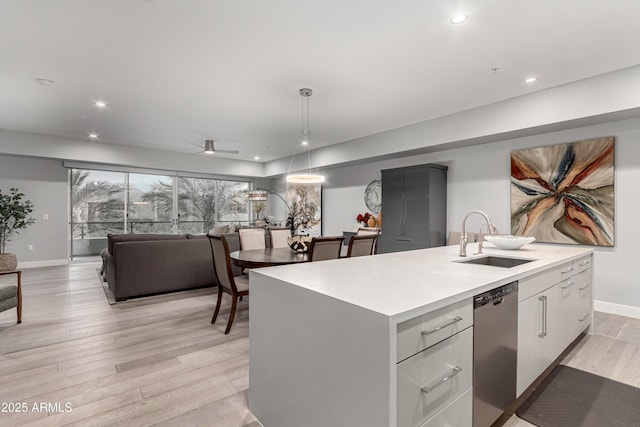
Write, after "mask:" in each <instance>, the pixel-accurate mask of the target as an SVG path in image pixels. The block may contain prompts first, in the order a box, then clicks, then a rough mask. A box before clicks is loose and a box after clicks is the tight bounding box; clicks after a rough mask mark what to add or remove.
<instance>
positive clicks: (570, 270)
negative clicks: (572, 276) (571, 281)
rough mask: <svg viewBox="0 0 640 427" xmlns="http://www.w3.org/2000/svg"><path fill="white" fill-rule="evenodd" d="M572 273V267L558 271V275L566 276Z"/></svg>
mask: <svg viewBox="0 0 640 427" xmlns="http://www.w3.org/2000/svg"><path fill="white" fill-rule="evenodd" d="M572 271H573V267H568V268H565V269H564V270H560V273H562V274H567V273H571V272H572Z"/></svg>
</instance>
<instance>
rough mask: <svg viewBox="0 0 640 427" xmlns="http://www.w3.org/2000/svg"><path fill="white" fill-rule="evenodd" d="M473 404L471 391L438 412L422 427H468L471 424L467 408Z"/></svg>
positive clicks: (470, 414)
mask: <svg viewBox="0 0 640 427" xmlns="http://www.w3.org/2000/svg"><path fill="white" fill-rule="evenodd" d="M472 404H473V389H469V390H467V391H465V392H464V393H462V394H461V395H460V397H458V398H457V399H456V400H454V401H453V402H451V403H450V404H449V406H447V407H446V408H444V409H443V410H442V411H440V412H438V413H437V414H436V415H435V416H434V417H433V418H431V419H430V420H429V421H427V422H426V423H424V424H423V425H422V427H461V426H470V425H471V423H472V422H473V420H472V418H473V417H472V413H471V411H469V408H470V407H471V405H472Z"/></svg>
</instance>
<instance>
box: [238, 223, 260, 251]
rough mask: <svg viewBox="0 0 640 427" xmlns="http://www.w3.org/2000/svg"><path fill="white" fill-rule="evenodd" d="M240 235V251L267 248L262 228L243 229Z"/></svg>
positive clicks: (239, 232)
mask: <svg viewBox="0 0 640 427" xmlns="http://www.w3.org/2000/svg"><path fill="white" fill-rule="evenodd" d="M238 235H239V236H240V250H243V251H246V250H247V249H265V248H266V247H267V245H266V244H265V241H264V230H263V229H262V228H241V229H240V230H238Z"/></svg>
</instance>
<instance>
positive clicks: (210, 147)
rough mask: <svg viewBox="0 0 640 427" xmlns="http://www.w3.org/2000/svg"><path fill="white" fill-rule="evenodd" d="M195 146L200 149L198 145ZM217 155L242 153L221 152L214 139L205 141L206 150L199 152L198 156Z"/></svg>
mask: <svg viewBox="0 0 640 427" xmlns="http://www.w3.org/2000/svg"><path fill="white" fill-rule="evenodd" d="M193 145H195V146H196V147H200V146H199V145H196V144H193ZM215 153H228V154H238V153H240V151H239V150H219V149H216V147H215V143H214V141H213V139H205V141H204V149H203V150H202V151H198V152H197V153H196V154H207V155H213V154H215Z"/></svg>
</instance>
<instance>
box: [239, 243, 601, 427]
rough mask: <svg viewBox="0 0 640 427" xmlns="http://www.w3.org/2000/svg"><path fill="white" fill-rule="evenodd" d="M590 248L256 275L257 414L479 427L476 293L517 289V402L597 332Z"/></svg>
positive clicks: (252, 401) (283, 421) (277, 418)
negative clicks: (486, 260)
mask: <svg viewBox="0 0 640 427" xmlns="http://www.w3.org/2000/svg"><path fill="white" fill-rule="evenodd" d="M474 250H475V245H469V247H468V253H470V254H471V253H473V252H474ZM592 252H593V250H592V249H590V248H583V247H566V246H558V245H543V244H532V245H527V246H525V247H524V248H522V249H520V250H517V251H505V250H499V249H497V248H494V247H491V246H490V245H487V246H486V247H485V254H487V255H495V256H505V257H512V258H524V259H529V260H532V261H531V262H528V263H525V264H521V265H518V266H515V267H511V268H502V267H494V266H486V265H474V264H463V263H460V261H462V260H464V259H467V258H474V257H476V256H471V257H467V258H461V257H459V256H458V247H457V246H447V247H439V248H431V249H423V250H417V251H409V252H398V253H390V254H383V255H375V256H370V257H358V258H350V259H339V260H332V261H324V262H317V263H307V264H303V265H294V266H283V267H272V268H265V269H257V270H252V271H251V273H250V274H251V276H250V283H251V284H250V286H251V288H250V292H251V304H250V362H249V366H250V374H249V381H250V384H249V407H250V409H251V411H252V412H253V414H254V415H255V416H256V417H257V418H258V420H260V422H261V423H262V424H263V425H264V426H265V427H274V426H277V427H289V426H291V427H294V426H295V427H298V426H349V427H355V426H368V427H371V426H398V427H400V426H405V425H407V426H414V425H415V426H422V425H423V424H425V423H427V424H426V425H427V426H433V425H444V424H445V423H450V425H456V426H460V427H463V426H471V411H472V407H471V402H472V396H473V391H472V387H471V385H472V369H471V361H472V357H473V354H472V352H473V341H472V339H473V296H474V295H477V294H480V293H482V292H485V291H488V290H491V289H494V288H497V287H499V286H502V285H505V284H508V283H511V282H514V281H519V289H520V290H519V296H518V301H519V303H518V305H519V310H520V312H519V314H518V316H519V317H518V386H517V388H518V395H519V394H521V393H522V391H524V390H525V389H526V387H528V386H529V384H531V382H532V381H533V380H535V378H536V377H537V376H538V375H539V374H540V373H541V372H542V371H543V370H544V368H546V366H548V365H549V363H551V361H553V360H554V359H555V357H557V355H559V354H560V352H561V351H562V350H564V348H566V346H568V345H569V344H570V343H571V342H572V341H573V339H575V337H577V336H578V335H579V334H580V333H581V332H582V331H584V330H585V329H586V328H587V327H588V326H589V325H590V323H591V316H592V308H591V307H592V305H591V300H592V298H591V295H592V294H591V290H592V287H591V277H592V274H591V259H592ZM556 291H557V292H556ZM554 292H555V293H554ZM543 294H544V295H543ZM573 317H575V321H574V320H570V318H571V319H573ZM556 325H557V326H556ZM566 325H569V326H566ZM521 348H522V349H523V350H525V351H522V352H521V351H520V349H521ZM525 352H526V354H525ZM521 353H522V355H521ZM545 364H546V366H545ZM440 382H442V385H439V384H440ZM425 390H426V391H425Z"/></svg>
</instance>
